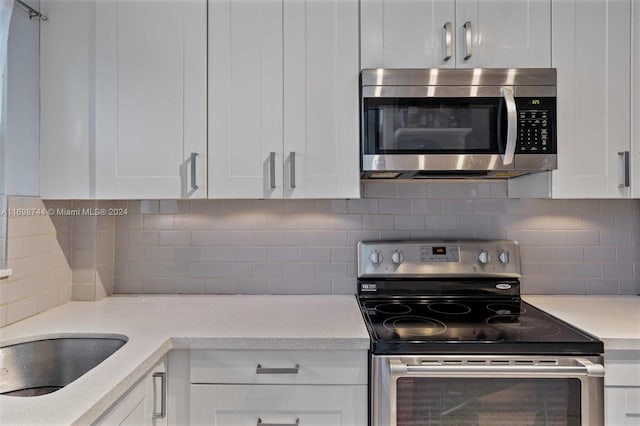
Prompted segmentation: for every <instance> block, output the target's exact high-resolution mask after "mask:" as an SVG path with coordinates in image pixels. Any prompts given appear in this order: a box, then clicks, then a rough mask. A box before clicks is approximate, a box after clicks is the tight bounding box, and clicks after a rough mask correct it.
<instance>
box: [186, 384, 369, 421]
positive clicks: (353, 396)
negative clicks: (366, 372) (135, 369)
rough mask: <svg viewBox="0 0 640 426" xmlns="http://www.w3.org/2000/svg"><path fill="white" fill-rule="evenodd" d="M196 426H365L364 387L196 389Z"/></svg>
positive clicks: (193, 417)
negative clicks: (259, 425) (262, 424)
mask: <svg viewBox="0 0 640 426" xmlns="http://www.w3.org/2000/svg"><path fill="white" fill-rule="evenodd" d="M190 393H191V398H190V400H191V421H190V423H191V424H193V425H204V424H206V425H220V426H256V425H258V424H260V422H261V423H264V424H265V425H267V424H278V425H291V426H295V425H296V424H297V423H296V421H298V422H299V424H300V425H304V426H365V425H366V424H367V387H366V386H365V385H347V386H344V385H343V386H341V385H333V386H327V385H323V386H316V385H266V386H252V385H191V392H190Z"/></svg>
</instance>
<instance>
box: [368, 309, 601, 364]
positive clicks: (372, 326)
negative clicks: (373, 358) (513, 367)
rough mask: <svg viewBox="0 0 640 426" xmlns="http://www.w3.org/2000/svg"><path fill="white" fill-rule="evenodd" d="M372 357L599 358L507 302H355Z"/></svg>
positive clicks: (588, 340) (574, 334) (592, 343)
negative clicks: (511, 355)
mask: <svg viewBox="0 0 640 426" xmlns="http://www.w3.org/2000/svg"><path fill="white" fill-rule="evenodd" d="M359 302H360V307H361V310H362V314H363V316H364V318H365V321H366V322H367V327H368V328H369V332H370V334H371V338H372V352H373V353H375V354H396V353H397V354H400V353H403V354H426V353H434V354H436V353H460V352H465V353H486V354H493V353H505V352H508V353H522V354H525V353H526V354H600V353H602V352H603V351H604V348H603V344H602V342H601V341H599V340H598V339H596V338H595V337H593V336H591V335H589V334H587V333H585V332H583V331H581V330H579V329H577V328H576V327H573V326H571V325H570V324H567V323H565V322H563V321H561V320H559V319H557V318H555V317H553V316H552V315H550V314H547V313H546V312H544V311H541V310H540V309H538V308H536V307H534V306H532V305H530V304H528V303H526V302H523V301H521V300H520V299H519V298H507V299H504V298H503V299H490V298H481V299H446V298H429V297H424V298H417V297H411V298H360V299H359Z"/></svg>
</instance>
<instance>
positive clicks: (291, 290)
mask: <svg viewBox="0 0 640 426" xmlns="http://www.w3.org/2000/svg"><path fill="white" fill-rule="evenodd" d="M276 278H277V279H269V281H268V293H269V294H300V292H301V285H300V284H301V283H300V281H298V280H284V279H282V278H279V277H276Z"/></svg>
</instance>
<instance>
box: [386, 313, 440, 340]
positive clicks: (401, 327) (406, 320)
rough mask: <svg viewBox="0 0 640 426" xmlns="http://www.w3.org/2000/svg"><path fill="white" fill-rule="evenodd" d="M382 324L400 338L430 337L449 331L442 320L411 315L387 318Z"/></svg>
mask: <svg viewBox="0 0 640 426" xmlns="http://www.w3.org/2000/svg"><path fill="white" fill-rule="evenodd" d="M382 326H383V327H384V328H386V329H387V330H389V331H390V332H391V333H393V334H394V335H396V336H398V337H399V338H400V339H406V338H416V337H417V338H430V337H432V336H437V335H438V334H442V333H444V332H445V331H447V326H446V325H445V324H444V323H443V322H442V321H438V320H437V319H433V318H427V317H416V316H411V315H402V316H397V317H391V318H387V319H385V320H384V321H383V322H382Z"/></svg>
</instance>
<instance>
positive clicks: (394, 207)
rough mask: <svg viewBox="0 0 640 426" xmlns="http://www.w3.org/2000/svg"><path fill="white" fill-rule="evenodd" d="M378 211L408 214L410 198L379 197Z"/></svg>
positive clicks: (409, 211)
mask: <svg viewBox="0 0 640 426" xmlns="http://www.w3.org/2000/svg"><path fill="white" fill-rule="evenodd" d="M380 213H382V214H410V213H411V200H406V199H398V198H391V199H381V200H380Z"/></svg>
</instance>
